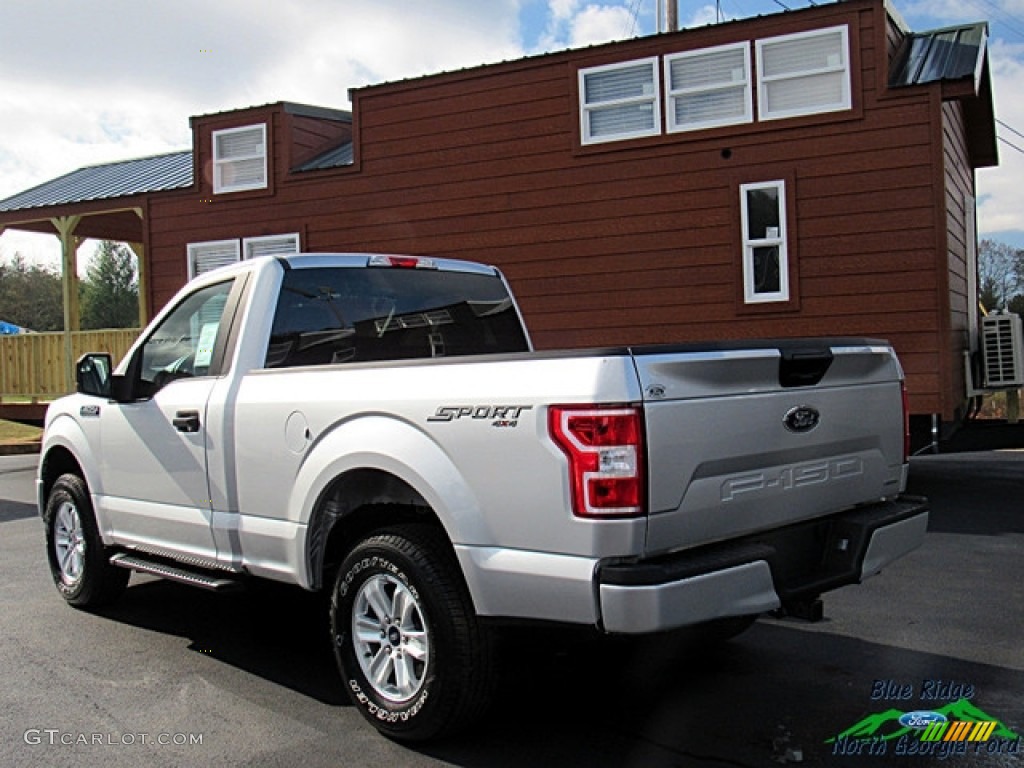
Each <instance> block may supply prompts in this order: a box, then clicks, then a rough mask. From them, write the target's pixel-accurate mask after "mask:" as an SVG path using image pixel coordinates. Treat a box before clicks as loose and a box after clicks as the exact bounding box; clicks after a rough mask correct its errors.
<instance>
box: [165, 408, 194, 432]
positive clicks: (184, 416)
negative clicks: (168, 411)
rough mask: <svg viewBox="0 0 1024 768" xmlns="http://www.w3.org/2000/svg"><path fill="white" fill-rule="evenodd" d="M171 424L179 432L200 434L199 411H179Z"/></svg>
mask: <svg viewBox="0 0 1024 768" xmlns="http://www.w3.org/2000/svg"><path fill="white" fill-rule="evenodd" d="M171 423H172V424H174V428H175V429H176V430H178V431H179V432H198V431H199V411H178V412H177V413H176V414H174V420H173V421H172V422H171Z"/></svg>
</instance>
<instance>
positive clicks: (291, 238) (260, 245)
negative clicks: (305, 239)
mask: <svg viewBox="0 0 1024 768" xmlns="http://www.w3.org/2000/svg"><path fill="white" fill-rule="evenodd" d="M298 252H299V234H298V233H297V232H293V233H291V234H289V235H268V236H266V237H247V238H245V239H244V240H242V253H243V254H244V256H245V258H247V259H257V258H259V257H260V256H276V255H278V254H281V253H298Z"/></svg>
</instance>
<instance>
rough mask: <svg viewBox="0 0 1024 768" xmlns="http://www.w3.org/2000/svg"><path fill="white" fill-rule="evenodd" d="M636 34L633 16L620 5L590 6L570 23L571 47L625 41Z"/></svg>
mask: <svg viewBox="0 0 1024 768" xmlns="http://www.w3.org/2000/svg"><path fill="white" fill-rule="evenodd" d="M633 34H634V24H633V15H632V13H630V11H629V9H628V8H624V7H622V6H620V5H588V6H586V7H585V8H584V9H583V10H581V11H580V12H579V13H577V14H576V15H575V16H573V18H572V21H571V23H570V31H569V45H570V46H571V47H573V48H579V47H582V46H585V45H596V44H598V43H607V42H609V41H611V40H623V39H625V38H627V37H631V36H632V35H633Z"/></svg>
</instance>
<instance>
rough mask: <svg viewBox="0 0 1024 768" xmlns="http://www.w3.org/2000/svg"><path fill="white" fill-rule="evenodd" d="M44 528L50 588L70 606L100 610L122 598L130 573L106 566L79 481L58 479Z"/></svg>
mask: <svg viewBox="0 0 1024 768" xmlns="http://www.w3.org/2000/svg"><path fill="white" fill-rule="evenodd" d="M43 522H44V523H45V525H46V554H47V559H48V560H49V563H50V573H51V574H52V575H53V583H54V584H56V585H57V590H58V591H59V592H60V594H61V596H63V598H64V599H65V600H67V601H68V603H70V604H71V605H73V606H75V607H76V608H99V607H100V606H103V605H106V604H107V603H110V602H112V601H113V600H115V599H116V598H118V597H119V596H120V595H121V593H122V592H124V589H125V587H126V586H128V579H129V578H130V576H131V572H130V571H127V570H125V569H123V568H118V567H116V566H113V565H111V564H110V563H109V562H108V559H107V551H106V548H105V547H104V546H103V541H102V539H100V534H99V530H98V529H97V527H96V518H95V516H94V515H93V511H92V502H91V500H90V499H89V491H88V488H87V487H86V485H85V481H83V480H82V478H80V477H79V476H78V475H72V474H67V475H61V476H60V477H59V478H57V482H55V483H54V484H53V488H52V489H51V490H50V495H49V496H48V497H47V499H46V508H45V510H44V512H43Z"/></svg>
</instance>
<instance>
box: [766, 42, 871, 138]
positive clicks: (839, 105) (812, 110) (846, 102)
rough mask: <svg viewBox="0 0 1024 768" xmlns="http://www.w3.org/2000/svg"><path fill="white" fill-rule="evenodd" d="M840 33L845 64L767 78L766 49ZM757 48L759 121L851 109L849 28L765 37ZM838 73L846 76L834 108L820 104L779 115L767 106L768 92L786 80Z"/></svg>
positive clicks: (832, 105)
mask: <svg viewBox="0 0 1024 768" xmlns="http://www.w3.org/2000/svg"><path fill="white" fill-rule="evenodd" d="M837 32H838V33H840V57H841V59H842V61H840V62H838V63H836V64H829V65H827V66H825V67H816V68H813V69H804V70H798V71H792V72H786V73H784V74H779V75H771V76H767V75H765V74H764V49H765V48H766V47H768V46H771V45H774V44H778V43H786V42H792V41H794V40H801V39H807V38H812V37H824V36H827V35H834V34H835V33H837ZM755 47H756V50H757V102H758V103H757V117H758V119H759V120H782V119H785V118H788V117H799V116H801V115H816V114H820V113H825V112H840V111H842V110H846V109H851V108H852V97H851V92H852V88H851V85H850V79H851V77H852V67H851V66H850V30H849V27H848V26H847V25H846V24H842V25H840V26H836V27H826V28H824V29H815V30H811V31H809V32H797V33H794V34H791V35H779V36H777V37H766V38H764V39H761V40H757V41H756V42H755ZM837 72H839V73H842V74H843V78H842V94H841V96H840V99H839V101H837V102H833V103H831V104H820V105H814V106H809V107H803V108H799V109H789V110H780V111H777V112H769V111H768V109H767V106H766V105H767V104H768V94H767V91H768V87H769V86H770V85H771V84H772V83H777V82H783V81H786V80H799V79H800V78H807V77H814V76H818V75H826V74H834V73H837Z"/></svg>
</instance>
